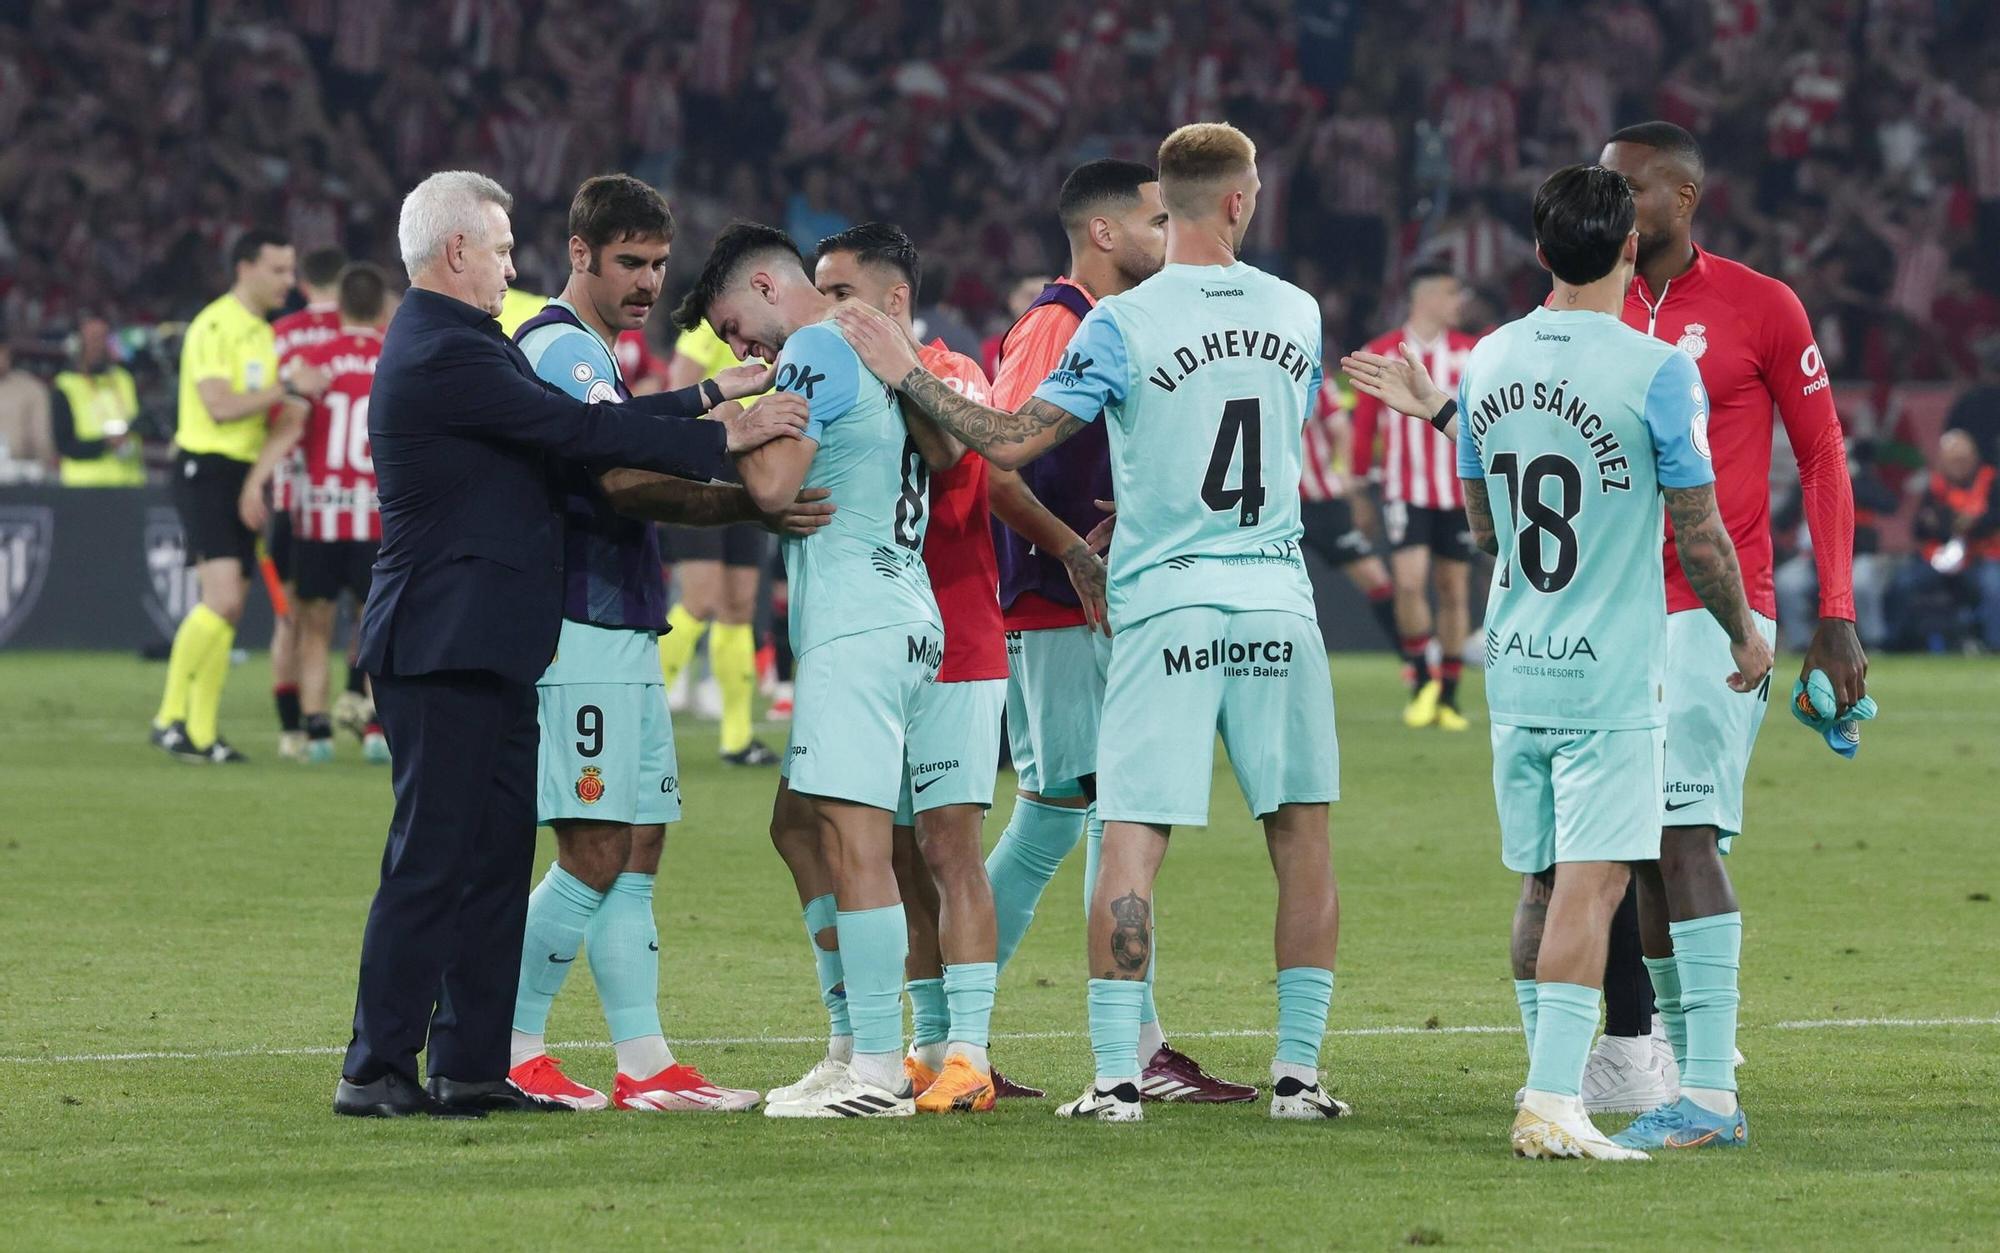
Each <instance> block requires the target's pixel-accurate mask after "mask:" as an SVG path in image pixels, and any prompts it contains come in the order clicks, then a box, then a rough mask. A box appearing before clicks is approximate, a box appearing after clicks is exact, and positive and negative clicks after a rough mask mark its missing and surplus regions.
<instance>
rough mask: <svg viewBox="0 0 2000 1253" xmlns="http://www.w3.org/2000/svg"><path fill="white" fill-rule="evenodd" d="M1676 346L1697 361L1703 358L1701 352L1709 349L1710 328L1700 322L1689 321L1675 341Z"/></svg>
mask: <svg viewBox="0 0 2000 1253" xmlns="http://www.w3.org/2000/svg"><path fill="white" fill-rule="evenodd" d="M1674 347H1676V348H1678V349H1680V350H1681V351H1682V352H1684V353H1686V354H1687V355H1688V356H1690V357H1693V358H1694V359H1695V360H1696V361H1699V360H1701V354H1703V353H1705V352H1707V351H1708V328H1707V327H1706V326H1703V325H1702V324H1701V323H1699V322H1690V323H1688V324H1687V329H1686V330H1684V331H1682V332H1681V337H1680V338H1679V339H1678V340H1675V341H1674Z"/></svg>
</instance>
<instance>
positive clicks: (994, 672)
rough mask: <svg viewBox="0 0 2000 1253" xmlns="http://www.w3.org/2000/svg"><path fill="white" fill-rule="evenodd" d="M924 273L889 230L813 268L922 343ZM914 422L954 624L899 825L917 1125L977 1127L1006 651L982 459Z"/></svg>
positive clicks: (939, 575)
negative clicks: (989, 830) (989, 852)
mask: <svg viewBox="0 0 2000 1253" xmlns="http://www.w3.org/2000/svg"><path fill="white" fill-rule="evenodd" d="M922 273H923V271H922V260H921V258H920V257H919V256H918V253H917V248H916V245H915V244H913V243H911V242H910V239H909V237H908V236H907V235H905V234H904V233H903V232H902V231H901V230H899V229H897V228H896V227H894V226H890V225H888V224H886V223H882V222H866V223H863V224H861V225H859V226H853V227H849V228H848V229H847V230H844V231H841V232H839V233H838V234H835V235H829V236H828V237H826V238H825V239H822V240H820V241H819V247H818V248H817V249H816V250H815V252H814V254H813V280H814V282H815V283H816V284H817V286H818V287H819V290H820V291H821V292H823V293H825V294H826V295H828V296H831V297H833V299H834V300H836V301H843V302H844V301H848V300H859V301H862V302H863V303H865V304H867V305H869V306H870V307H871V308H875V309H880V310H881V311H882V312H883V313H885V314H887V315H889V317H891V318H893V319H894V320H895V322H896V324H897V325H898V326H900V327H901V328H902V329H903V333H904V334H905V335H907V336H909V337H910V339H911V342H913V343H915V342H916V332H915V329H914V327H913V326H912V323H911V316H912V314H913V312H914V309H915V305H916V298H917V292H918V291H919V290H920V289H921V285H922ZM918 355H919V357H920V358H921V359H922V360H923V362H924V365H925V367H926V368H927V369H929V370H930V371H931V372H932V373H933V374H936V375H937V376H938V377H939V378H942V379H944V380H946V383H947V386H950V387H952V388H954V389H955V390H957V391H959V392H961V393H962V394H964V395H967V396H970V397H972V398H973V399H975V400H982V401H983V400H985V399H986V396H987V387H988V384H987V381H986V373H985V371H983V370H981V369H980V368H979V364H978V363H977V362H975V361H973V360H972V359H971V358H970V357H965V356H961V355H960V354H958V353H955V352H953V351H952V350H951V349H949V348H947V347H945V343H944V341H943V340H941V339H940V340H935V341H933V342H931V343H929V344H923V345H921V346H920V347H919V348H918ZM907 420H908V422H909V424H910V429H911V434H912V438H914V439H916V440H917V442H918V444H919V446H920V448H921V449H922V451H923V452H924V454H925V461H926V464H928V465H930V466H931V467H932V471H931V476H930V490H929V494H928V501H927V504H928V507H929V509H930V523H929V525H928V527H927V528H926V530H925V533H924V566H925V568H926V569H927V570H928V572H929V574H930V580H931V593H932V595H933V596H934V597H935V598H936V600H937V606H938V615H939V617H940V619H941V620H942V621H943V623H944V661H943V663H942V664H941V665H940V666H939V667H938V677H937V683H936V686H935V690H934V691H933V693H932V695H933V697H934V698H935V699H933V700H930V701H927V702H925V703H924V705H923V707H922V713H921V716H920V717H919V718H918V719H917V720H916V721H914V722H912V724H911V726H910V745H911V747H910V755H911V757H912V759H913V760H916V761H917V762H919V764H918V765H917V766H915V767H913V768H912V769H911V770H910V771H909V773H908V774H907V775H906V776H905V778H904V780H903V795H902V800H901V802H900V804H899V805H898V808H897V812H896V832H895V834H896V841H897V846H898V851H899V852H900V853H901V854H902V855H901V856H899V857H898V858H897V859H896V863H895V864H896V866H897V868H898V872H899V873H898V887H899V890H900V891H901V894H902V897H903V908H904V912H905V914H906V915H907V921H908V924H909V930H910V936H911V944H910V953H909V956H908V958H907V959H906V960H905V963H904V973H905V976H906V983H907V985H908V990H909V995H910V1005H911V1010H912V1022H913V1028H914V1030H913V1031H912V1035H911V1040H910V1053H909V1056H908V1057H906V1058H905V1059H904V1061H903V1070H904V1073H905V1074H906V1075H907V1076H908V1077H909V1079H910V1085H911V1089H912V1091H914V1092H915V1094H916V1100H917V1109H918V1111H919V1112H921V1113H931V1114H946V1113H953V1112H967V1113H970V1112H980V1111H985V1110H990V1109H992V1108H993V1102H994V1100H995V1098H996V1097H997V1096H998V1094H999V1085H998V1083H997V1082H996V1081H995V1079H994V1077H993V1073H992V1065H991V1063H990V1062H989V1061H988V1059H987V1055H986V1047H987V1044H988V1031H989V1024H990V1022H991V1019H992V1015H993V989H994V984H995V981H996V980H997V978H998V975H999V967H998V966H997V965H996V964H995V961H994V923H993V889H992V887H991V885H990V884H989V883H988V882H987V879H986V865H985V862H984V853H983V851H982V850H981V848H980V842H979V836H980V828H981V827H982V826H983V825H984V823H985V821H986V811H987V810H988V809H990V808H991V807H992V805H993V784H994V780H995V778H996V776H997V775H998V773H999V769H1000V720H1001V716H1002V715H1003V714H1004V713H1005V712H1006V707H1007V638H1006V630H1005V628H1004V627H1003V626H1002V625H1001V621H1000V601H999V599H998V596H997V588H998V586H999V572H998V566H997V565H996V563H995V559H994V556H993V532H992V527H991V520H990V515H989V512H988V504H987V493H986V477H987V464H986V459H985V458H984V457H981V456H980V455H979V454H978V453H976V452H973V451H971V450H970V449H968V448H966V447H965V446H964V445H963V444H960V443H959V442H958V441H956V440H953V439H951V438H950V437H949V436H946V435H944V434H943V433H942V432H939V431H938V430H937V428H936V427H935V426H933V425H932V424H931V422H930V419H928V418H926V417H924V416H922V415H921V414H917V415H915V416H911V417H909V418H908V419H907ZM911 851H915V852H916V853H918V854H919V855H920V856H918V857H911V856H909V853H910V852H911Z"/></svg>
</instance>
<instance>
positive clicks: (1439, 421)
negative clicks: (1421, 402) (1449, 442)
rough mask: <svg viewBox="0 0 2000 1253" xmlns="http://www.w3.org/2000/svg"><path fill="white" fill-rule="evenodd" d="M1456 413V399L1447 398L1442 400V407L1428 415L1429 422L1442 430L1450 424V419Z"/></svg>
mask: <svg viewBox="0 0 2000 1253" xmlns="http://www.w3.org/2000/svg"><path fill="white" fill-rule="evenodd" d="M1457 413H1458V402H1457V401H1456V400H1447V401H1445V402H1444V408H1442V409H1440V410H1438V411H1437V412H1436V413H1433V414H1432V415H1431V416H1430V424H1431V425H1432V426H1434V427H1436V428H1437V429H1438V430H1439V431H1443V430H1444V428H1445V427H1447V426H1449V425H1451V420H1452V418H1453V416H1454V415H1456V414H1457Z"/></svg>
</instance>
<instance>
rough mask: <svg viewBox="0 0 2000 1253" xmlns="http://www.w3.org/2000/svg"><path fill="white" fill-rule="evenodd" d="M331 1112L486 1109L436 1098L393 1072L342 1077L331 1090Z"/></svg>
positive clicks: (399, 1114)
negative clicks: (371, 1076) (356, 1078)
mask: <svg viewBox="0 0 2000 1253" xmlns="http://www.w3.org/2000/svg"><path fill="white" fill-rule="evenodd" d="M333 1112H334V1113H336V1114H343V1115H345V1116H347V1117H349V1118H408V1117H411V1116H414V1115H426V1116H428V1117H431V1118H484V1117H486V1111H485V1110H483V1109H479V1108H475V1107H470V1106H465V1107H461V1106H452V1105H447V1104H445V1103H444V1102H442V1101H440V1100H438V1099H437V1098H436V1097H434V1096H432V1095H431V1094H430V1093H428V1092H426V1091H424V1090H423V1089H422V1088H420V1087H418V1086H417V1085H416V1084H414V1083H411V1082H410V1081H409V1080H408V1079H405V1078H404V1077H403V1076H401V1075H399V1074H396V1073H395V1072H394V1071H391V1072H390V1073H388V1074H386V1075H383V1076H382V1077H381V1078H380V1079H376V1080H373V1081H371V1082H368V1083H355V1082H353V1081H352V1080H350V1079H348V1078H347V1077H346V1076H344V1075H343V1076H342V1077H341V1080H340V1083H339V1085H338V1086H337V1087H335V1088H334V1090H333Z"/></svg>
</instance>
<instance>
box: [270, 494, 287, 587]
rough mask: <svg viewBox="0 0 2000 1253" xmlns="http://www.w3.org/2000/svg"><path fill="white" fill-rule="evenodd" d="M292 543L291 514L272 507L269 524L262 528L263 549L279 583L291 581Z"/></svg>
mask: <svg viewBox="0 0 2000 1253" xmlns="http://www.w3.org/2000/svg"><path fill="white" fill-rule="evenodd" d="M292 543H293V541H292V515H291V514H290V513H289V512H288V511H286V510H283V509H273V510H272V511H271V522H270V525H268V526H266V527H265V528H264V551H265V552H266V553H268V554H269V555H270V558H271V565H272V566H273V567H275V568H276V569H277V571H278V582H280V583H289V582H291V581H292Z"/></svg>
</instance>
